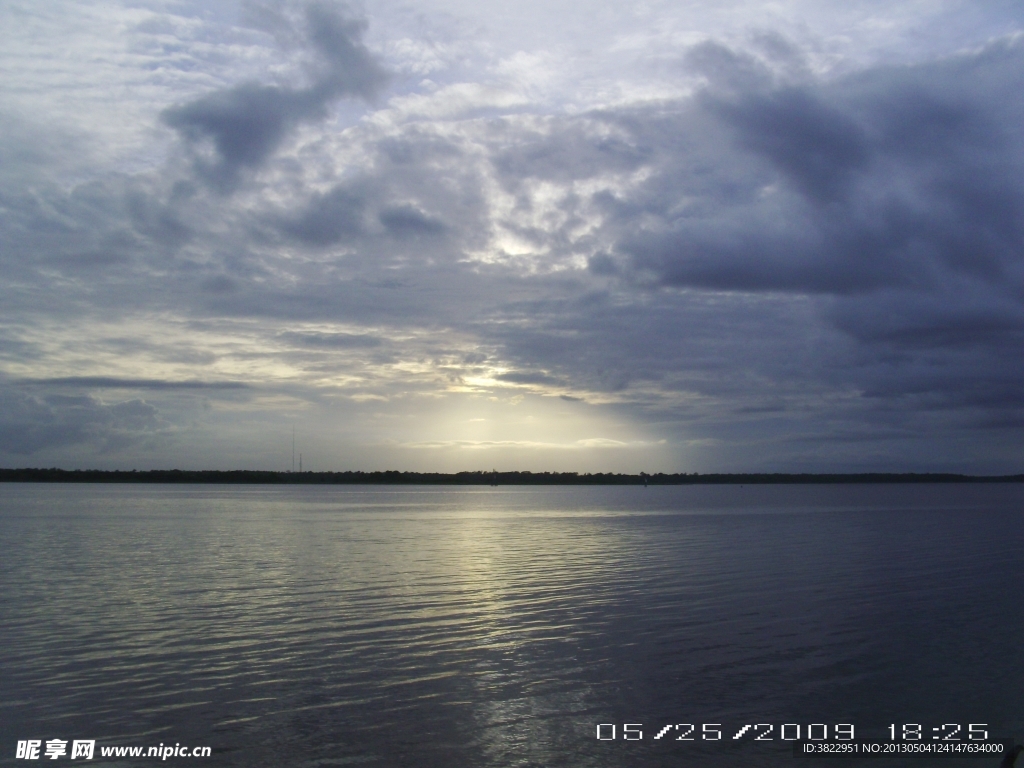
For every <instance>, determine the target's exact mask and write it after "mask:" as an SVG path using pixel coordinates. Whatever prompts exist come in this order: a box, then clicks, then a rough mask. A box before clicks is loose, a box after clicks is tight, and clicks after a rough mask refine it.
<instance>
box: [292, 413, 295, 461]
mask: <svg viewBox="0 0 1024 768" xmlns="http://www.w3.org/2000/svg"><path fill="white" fill-rule="evenodd" d="M294 471H295V425H294V424H292V472H294Z"/></svg>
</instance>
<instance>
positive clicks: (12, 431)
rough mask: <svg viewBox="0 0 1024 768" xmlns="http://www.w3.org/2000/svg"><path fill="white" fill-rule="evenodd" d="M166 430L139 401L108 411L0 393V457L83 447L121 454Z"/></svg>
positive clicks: (84, 400) (91, 402)
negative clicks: (2, 455)
mask: <svg viewBox="0 0 1024 768" xmlns="http://www.w3.org/2000/svg"><path fill="white" fill-rule="evenodd" d="M169 426H170V425H169V424H168V423H167V422H166V421H164V420H163V419H162V418H161V417H160V414H159V412H158V410H157V409H156V408H155V407H154V406H152V405H150V404H149V403H147V402H145V401H144V400H126V401H123V402H118V403H114V404H111V405H108V404H105V403H102V402H100V401H98V400H96V399H95V398H92V397H88V396H67V395H49V396H44V397H39V396H34V395H31V394H26V393H23V392H18V391H14V390H7V391H4V392H0V453H6V454H13V455H16V456H29V455H32V454H34V453H37V452H39V451H42V450H46V449H54V448H65V447H68V446H76V445H82V444H86V445H89V446H90V447H91V448H92V449H93V450H95V451H98V452H99V453H104V452H111V451H120V450H124V449H126V448H128V447H130V446H132V445H134V444H137V443H139V442H141V441H144V440H146V439H147V438H150V437H152V436H153V435H155V434H157V433H159V432H161V431H164V430H166V429H168V427H169Z"/></svg>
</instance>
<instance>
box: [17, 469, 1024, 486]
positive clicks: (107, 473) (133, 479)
mask: <svg viewBox="0 0 1024 768" xmlns="http://www.w3.org/2000/svg"><path fill="white" fill-rule="evenodd" d="M0 482H6V483H213V484H233V485H494V484H497V485H644V483H645V482H646V483H647V484H648V485H741V484H750V485H781V484H799V485H808V484H837V483H843V484H858V483H1021V482H1024V475H959V474H953V473H948V472H943V473H938V472H924V473H921V472H904V473H895V472H859V473H799V474H794V473H709V474H699V473H696V472H693V473H689V474H688V473H685V472H684V473H676V474H663V473H660V472H659V473H657V474H653V475H626V474H614V473H602V472H597V473H594V474H590V473H586V474H579V473H577V472H496V473H495V472H457V473H454V474H446V473H441V472H399V471H397V470H388V471H383V472H269V471H266V472H265V471H259V470H254V471H251V470H229V471H221V470H181V469H152V470H146V471H142V472H138V471H135V470H132V471H124V470H98V469H86V470H80V469H76V470H67V469H30V468H24V469H0Z"/></svg>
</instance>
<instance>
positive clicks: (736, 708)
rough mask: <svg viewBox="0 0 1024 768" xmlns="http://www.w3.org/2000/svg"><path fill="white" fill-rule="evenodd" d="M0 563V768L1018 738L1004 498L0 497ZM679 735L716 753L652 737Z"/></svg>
mask: <svg viewBox="0 0 1024 768" xmlns="http://www.w3.org/2000/svg"><path fill="white" fill-rule="evenodd" d="M0 544H2V547H3V551H2V554H0V588H2V592H0V693H2V697H0V764H3V765H15V764H18V765H26V764H30V763H27V762H26V761H24V760H16V759H15V751H16V742H17V740H19V739H21V740H24V739H41V740H43V741H44V742H45V740H46V739H51V738H60V739H66V740H68V741H69V742H70V741H71V740H73V739H95V740H96V741H97V752H96V758H95V759H94V760H93V761H91V763H92V764H100V763H109V764H117V765H121V766H129V765H154V764H155V763H156V762H159V760H156V759H154V758H150V759H136V760H132V759H130V758H120V759H110V760H106V761H105V760H103V759H100V757H99V747H100V746H102V745H146V746H149V745H156V744H160V743H165V744H174V743H180V744H186V745H190V746H191V745H209V746H212V747H214V748H215V750H216V752H215V753H214V755H213V756H212V757H210V758H206V759H177V760H175V759H173V758H172V759H171V760H170V761H169V762H174V763H176V764H188V763H198V764H201V765H205V766H215V765H229V766H276V765H283V766H284V765H286V766H321V765H322V766H343V765H362V764H366V765H368V766H382V767H383V766H439V767H441V766H443V768H461V767H462V766H684V765H685V766H734V765H744V766H746V765H752V766H762V765H763V766H770V765H792V764H795V765H798V766H799V765H816V764H820V761H814V760H810V761H808V760H801V761H798V762H795V763H794V762H793V758H792V757H791V751H790V748H789V747H787V746H786V743H784V742H782V741H780V740H779V732H778V727H779V726H780V725H781V724H784V723H789V724H794V725H797V724H799V725H802V727H804V728H806V726H807V725H808V724H811V723H818V724H822V725H824V726H828V727H829V728H832V727H833V726H834V725H835V724H839V723H848V724H853V725H854V726H855V727H856V735H857V737H858V738H879V739H881V738H883V737H884V738H888V727H889V724H890V723H895V724H896V726H897V728H898V729H899V728H901V727H902V725H903V724H921V725H922V726H923V729H924V732H925V735H926V737H928V736H930V734H931V729H932V728H933V727H936V726H941V725H943V724H962V726H963V729H964V731H965V732H966V730H967V727H968V725H969V724H972V723H975V724H980V723H984V724H987V725H986V728H987V730H989V731H990V732H991V734H992V735H993V736H1008V737H1016V738H1017V739H1018V741H1019V740H1021V739H1024V632H1022V630H1024V600H1022V587H1024V487H1022V486H1020V485H988V486H950V485H942V486H777V487H766V486H746V487H706V486H705V487H652V488H647V489H643V488H638V487H629V488H614V487H613V488H575V487H559V488H521V487H520V488H486V487H485V488H470V489H464V488H459V489H449V488H379V487H337V488H316V487H296V486H292V487H238V486H112V485H100V486H69V485H15V484H4V485H0ZM601 723H604V724H608V725H607V726H606V727H605V730H604V734H605V735H610V730H609V729H610V726H611V725H613V724H614V725H615V726H616V731H615V733H616V739H615V740H614V741H611V740H600V741H599V740H598V739H597V725H598V724H601ZM626 723H637V724H642V732H643V739H642V740H639V741H626V740H623V725H624V724H626ZM684 723H689V724H694V725H695V726H696V731H697V733H698V734H699V733H700V730H701V729H702V726H704V725H706V724H721V730H722V731H723V732H724V733H725V735H724V739H723V740H722V741H720V742H709V741H701V740H699V736H698V740H697V741H692V742H685V741H676V740H674V737H675V736H676V735H678V734H679V733H681V732H682V731H680V730H678V729H675V730H670V732H669V733H668V735H667V736H666V737H664V738H663V739H660V740H655V739H654V738H653V736H654V735H655V734H656V733H657V732H658V731H659V730H661V728H662V727H663V726H664V725H674V724H684ZM744 724H766V725H775V726H776V730H775V731H774V732H773V734H774V736H775V740H774V741H772V742H754V741H753V740H752V736H753V729H752V731H751V732H748V734H747V735H746V736H745V737H744V738H741V739H739V740H733V739H732V738H731V736H732V734H733V733H735V731H737V730H738V729H739V728H740V727H741V726H743V725H744ZM764 730H766V729H762V731H764ZM792 733H793V731H792V729H791V730H790V734H791V735H792ZM804 733H806V731H805V732H804ZM44 760H45V757H44ZM68 760H69V759H68V757H62V758H60V759H59V762H60V764H64V761H68ZM69 762H70V761H69ZM82 762H87V761H82ZM34 764H36V765H39V764H40V763H34ZM45 764H47V765H49V764H54V763H52V761H45ZM74 764H78V762H76V763H74ZM827 764H828V765H836V764H837V763H835V762H834V761H830V762H829V763H827ZM851 764H852V765H861V764H865V765H876V766H888V765H902V764H906V765H916V766H923V765H928V764H931V761H927V760H925V761H922V760H913V761H905V763H904V762H900V761H898V760H896V761H891V760H883V761H870V762H861V761H853V762H852V763H851V762H850V761H844V762H840V763H838V765H851ZM939 764H940V765H947V766H954V765H973V766H978V767H979V768H981V767H982V766H987V765H991V766H995V765H997V764H998V760H996V759H992V758H988V759H976V760H967V761H957V760H953V761H947V760H942V761H941V762H939Z"/></svg>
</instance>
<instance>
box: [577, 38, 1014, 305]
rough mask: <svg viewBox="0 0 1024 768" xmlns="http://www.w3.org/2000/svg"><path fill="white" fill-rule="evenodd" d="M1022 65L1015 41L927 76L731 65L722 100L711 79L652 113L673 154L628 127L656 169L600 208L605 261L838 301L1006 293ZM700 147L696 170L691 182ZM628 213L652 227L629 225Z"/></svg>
mask: <svg viewBox="0 0 1024 768" xmlns="http://www.w3.org/2000/svg"><path fill="white" fill-rule="evenodd" d="M722 59H723V61H726V62H728V61H730V60H729V59H728V57H725V56H723V57H722ZM719 64H720V66H723V67H724V64H723V63H722V62H721V61H720V62H719ZM1022 65H1024V57H1022V54H1021V50H1020V46H1019V45H1016V44H1007V43H999V44H995V45H993V46H992V47H991V48H990V49H988V50H986V51H984V52H982V53H980V54H977V55H972V56H968V55H964V56H959V57H956V58H954V59H951V60H948V61H945V62H941V63H939V64H931V65H919V66H916V67H903V68H880V69H876V70H874V71H871V72H867V73H863V74H860V75H857V76H851V77H848V78H845V79H843V80H840V81H837V82H832V83H819V82H813V81H812V82H807V83H802V84H801V83H797V84H788V85H782V86H775V85H770V84H769V83H770V80H769V78H768V76H767V75H765V76H764V77H760V78H758V77H753V76H751V75H750V74H749V70H750V69H751V68H752V67H753V65H752V64H750V62H748V61H746V60H743V59H740V62H739V63H734V67H735V68H736V69H738V70H740V71H739V72H738V73H737V74H736V75H735V76H734V77H732V78H731V79H730V78H724V76H722V75H720V76H719V79H723V78H724V79H727V80H728V81H729V87H728V88H725V87H721V88H717V89H716V88H715V87H714V81H712V85H711V86H709V87H708V89H707V90H705V91H704V92H703V93H702V94H700V95H699V96H698V98H697V99H696V101H695V102H694V103H693V104H691V105H687V107H685V108H681V109H680V110H679V111H678V112H677V113H675V114H668V115H666V114H664V113H662V114H658V115H652V121H651V122H652V124H654V125H655V126H658V127H660V129H661V130H662V131H664V132H666V133H667V132H669V131H671V132H673V133H677V134H678V135H684V136H688V137H689V138H688V143H689V147H682V149H683V150H684V151H683V152H679V151H678V150H679V149H680V147H678V146H673V144H676V142H675V141H674V140H673V139H672V138H670V137H669V136H664V137H662V138H661V140H660V141H659V137H658V136H656V135H652V134H651V131H650V130H649V129H644V130H638V131H637V132H638V135H640V136H643V137H644V138H645V139H647V140H649V141H652V142H654V143H655V146H658V145H659V144H660V145H661V146H660V147H659V148H661V149H662V152H661V153H660V158H663V161H664V162H663V164H662V166H661V168H662V170H661V171H660V172H659V173H657V174H656V175H654V176H653V177H652V178H651V179H650V180H649V181H648V182H647V183H646V184H645V185H644V187H642V188H641V189H640V190H638V191H637V192H635V193H634V194H633V195H632V196H631V197H626V198H625V199H616V198H609V199H608V201H607V204H606V206H607V209H608V210H609V212H610V213H611V214H612V215H613V216H617V217H618V218H619V220H620V222H621V228H620V234H619V235H618V236H617V240H618V242H617V250H618V251H619V252H620V253H621V254H623V255H625V256H627V257H628V261H629V263H631V264H632V265H633V267H634V268H635V269H636V270H639V271H647V272H650V273H652V274H653V275H654V276H655V277H656V278H657V279H658V280H660V281H662V282H663V283H664V284H666V285H674V286H692V287H699V288H715V289H724V290H740V291H759V290H765V291H778V290H782V291H793V292H798V293H819V294H835V295H849V294H855V293H865V292H870V291H874V290H878V289H880V288H884V287H894V288H908V289H909V288H914V289H920V290H930V289H931V288H933V287H935V286H937V285H938V284H939V283H941V282H942V281H943V280H944V279H945V278H946V277H947V276H949V275H958V276H971V277H975V278H978V279H980V280H983V281H987V282H991V283H992V284H993V286H995V285H1004V286H1005V284H1006V282H1005V281H1006V280H1008V279H1011V280H1014V281H1016V282H1017V283H1018V287H1019V272H1020V258H1021V249H1022V245H1024V216H1022V213H1024V189H1022V184H1021V182H1020V179H1021V171H1022V170H1024V162H1022V160H1024V158H1022V141H1021V139H1022V136H1021V122H1020V117H1021V102H1022V99H1021V97H1020V95H1019V93H1020V85H1021V77H1020V72H1021V69H1022ZM737 83H739V85H737ZM627 119H628V120H630V121H631V122H633V123H635V122H636V120H637V119H639V118H638V117H632V116H630V117H628V118H627ZM715 129H717V130H718V131H721V132H722V134H721V135H717V134H715V133H714V130H715ZM722 136H724V137H726V139H727V140H728V142H729V145H727V146H723V143H722ZM702 151H703V152H704V154H705V156H706V158H707V159H708V163H706V164H705V165H704V167H703V168H702V169H700V170H699V171H698V172H697V173H694V171H695V168H694V165H693V163H692V161H693V158H694V155H695V154H697V153H700V152H702ZM743 155H745V156H746V170H745V172H743V173H740V174H736V173H734V170H735V168H736V166H737V159H736V158H737V157H742V156H743ZM730 156H731V157H730ZM673 182H676V183H675V184H673ZM708 193H710V194H711V196H712V197H711V199H712V200H713V202H714V203H715V205H714V206H713V207H711V208H708V207H707V201H708V200H709V197H708ZM696 195H701V199H700V200H690V199H687V198H690V197H692V196H696ZM715 198H717V199H715ZM638 213H639V214H646V216H647V217H648V219H651V217H653V220H649V221H648V223H647V224H646V225H645V226H641V227H638V226H631V221H636V220H638V216H637V214H638ZM611 264H612V262H610V261H609V260H608V259H607V258H605V257H601V258H600V259H599V260H598V261H595V262H594V263H593V267H592V268H593V269H594V270H595V271H600V270H602V269H603V270H605V272H607V271H608V270H609V269H610V265H611Z"/></svg>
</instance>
